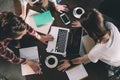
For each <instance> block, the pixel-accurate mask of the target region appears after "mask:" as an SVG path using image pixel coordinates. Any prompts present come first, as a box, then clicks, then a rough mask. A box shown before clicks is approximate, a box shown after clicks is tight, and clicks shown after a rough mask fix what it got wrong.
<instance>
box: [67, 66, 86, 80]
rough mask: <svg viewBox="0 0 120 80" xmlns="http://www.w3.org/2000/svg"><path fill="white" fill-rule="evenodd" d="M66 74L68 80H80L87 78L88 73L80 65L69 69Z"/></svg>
mask: <svg viewBox="0 0 120 80" xmlns="http://www.w3.org/2000/svg"><path fill="white" fill-rule="evenodd" d="M66 73H67V76H68V78H69V80H81V79H83V78H85V77H87V76H88V73H87V71H86V70H85V68H84V66H83V65H82V64H80V65H77V66H75V67H73V68H71V69H68V70H67V71H66Z"/></svg>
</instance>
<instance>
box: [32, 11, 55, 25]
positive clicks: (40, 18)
mask: <svg viewBox="0 0 120 80" xmlns="http://www.w3.org/2000/svg"><path fill="white" fill-rule="evenodd" d="M33 19H34V22H35V24H36V26H37V27H40V26H41V25H44V24H46V23H49V22H51V21H53V17H52V15H51V13H50V11H49V10H48V11H45V12H43V13H39V14H36V15H34V16H33Z"/></svg>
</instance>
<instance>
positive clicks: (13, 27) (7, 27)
mask: <svg viewBox="0 0 120 80" xmlns="http://www.w3.org/2000/svg"><path fill="white" fill-rule="evenodd" d="M25 29H27V24H26V23H25V22H24V20H22V18H20V17H19V16H16V15H14V14H13V13H12V12H1V13H0V41H1V40H3V39H6V38H16V37H19V36H20V35H21V34H22V33H21V31H24V30H25Z"/></svg>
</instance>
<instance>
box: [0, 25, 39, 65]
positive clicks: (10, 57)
mask: <svg viewBox="0 0 120 80" xmlns="http://www.w3.org/2000/svg"><path fill="white" fill-rule="evenodd" d="M27 30H28V34H30V35H32V36H34V37H36V38H37V39H39V38H40V37H39V34H38V33H37V32H36V31H35V30H34V29H33V28H31V27H30V26H28V27H27ZM10 41H11V40H7V39H5V40H3V41H0V56H1V57H3V58H4V59H6V60H7V61H9V62H11V63H15V64H21V63H25V61H26V59H24V58H19V57H17V56H16V55H15V54H14V52H13V51H12V50H10V49H9V48H8V47H7V46H8V44H9V42H10Z"/></svg>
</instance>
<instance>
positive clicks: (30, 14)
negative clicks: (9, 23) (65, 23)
mask: <svg viewBox="0 0 120 80" xmlns="http://www.w3.org/2000/svg"><path fill="white" fill-rule="evenodd" d="M37 14H41V13H39V12H36V11H34V10H32V9H29V11H28V14H27V16H26V19H25V22H26V23H27V24H29V25H30V26H31V27H32V28H34V29H35V30H36V31H38V32H40V33H43V34H48V32H49V29H50V27H51V25H52V23H53V21H54V17H52V21H50V22H48V23H46V24H44V25H41V26H39V27H37V26H36V24H35V21H34V19H33V16H34V15H37Z"/></svg>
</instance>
